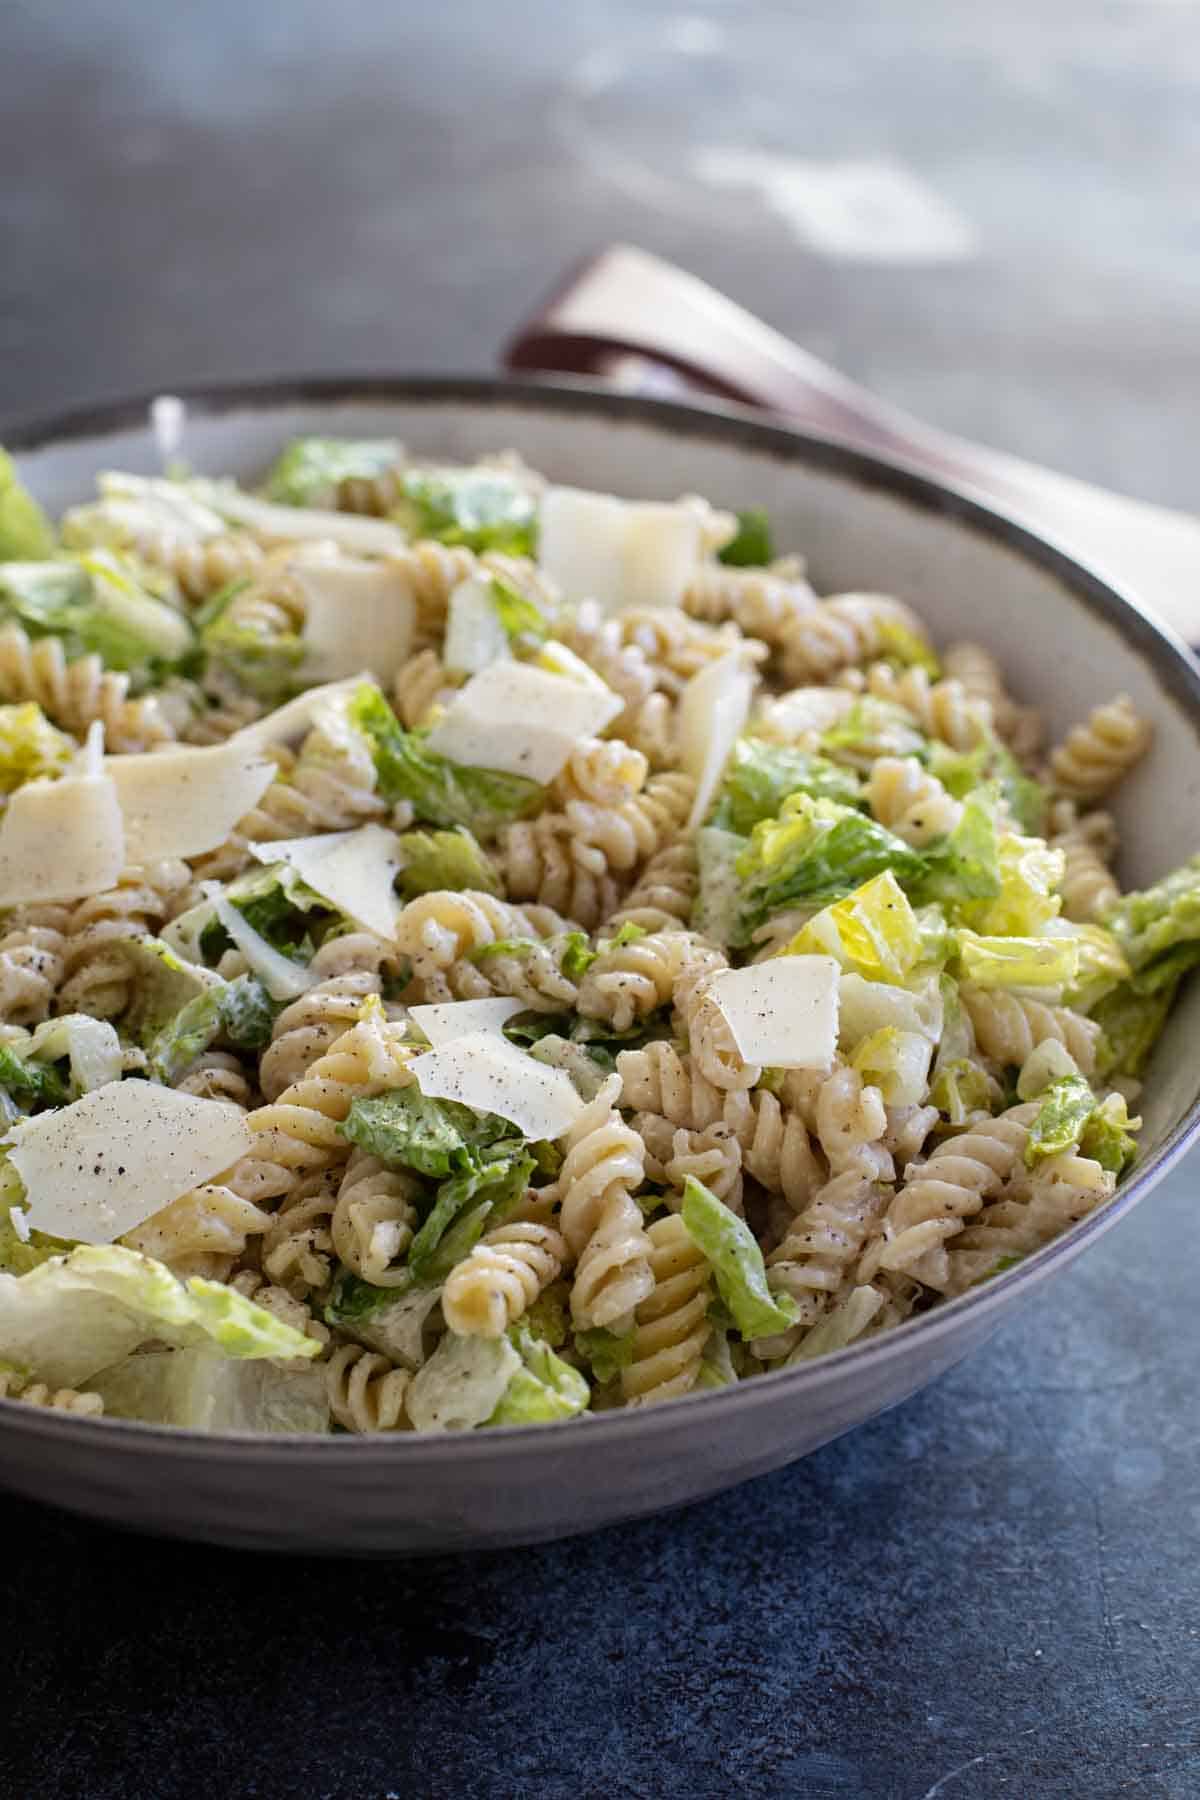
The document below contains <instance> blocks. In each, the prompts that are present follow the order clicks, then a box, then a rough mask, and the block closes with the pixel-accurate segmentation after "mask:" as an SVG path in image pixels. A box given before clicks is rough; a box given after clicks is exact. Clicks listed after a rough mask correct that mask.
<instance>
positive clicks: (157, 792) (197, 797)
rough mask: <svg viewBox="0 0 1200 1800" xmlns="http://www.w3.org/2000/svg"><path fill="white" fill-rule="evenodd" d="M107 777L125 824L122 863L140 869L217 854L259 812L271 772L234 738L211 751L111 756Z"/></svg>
mask: <svg viewBox="0 0 1200 1800" xmlns="http://www.w3.org/2000/svg"><path fill="white" fill-rule="evenodd" d="M105 772H106V773H107V774H108V775H109V776H110V777H111V778H112V780H113V781H114V782H115V783H116V789H117V797H118V799H119V801H120V805H121V813H122V816H123V818H124V821H125V859H126V861H127V862H130V863H142V862H156V861H158V860H159V859H160V858H162V857H169V856H200V855H202V854H203V853H204V852H205V851H206V850H215V849H216V848H217V846H218V845H219V844H223V843H224V842H225V840H226V838H227V837H228V836H229V834H230V832H231V831H232V830H233V828H234V826H235V825H236V824H237V822H238V820H239V819H244V818H245V816H246V814H247V813H248V812H250V811H251V810H252V809H253V808H254V807H255V806H257V804H258V802H259V800H260V799H261V798H262V796H263V794H264V793H265V792H266V790H267V789H268V788H269V787H270V785H271V782H272V780H273V779H274V776H275V773H276V770H275V765H274V763H272V762H270V761H269V760H268V759H267V758H266V757H264V756H263V755H262V754H261V752H260V750H259V749H258V746H257V745H256V744H254V743H248V742H247V741H246V740H245V739H244V738H243V737H241V735H240V734H237V735H235V736H233V737H231V738H230V739H228V741H227V742H226V743H224V744H216V745H214V746H213V747H212V748H210V749H203V750H198V749H189V748H186V747H185V746H183V745H179V746H177V747H175V748H172V749H169V750H160V751H157V752H148V753H146V754H144V755H136V756H110V757H108V758H107V759H106V762H105Z"/></svg>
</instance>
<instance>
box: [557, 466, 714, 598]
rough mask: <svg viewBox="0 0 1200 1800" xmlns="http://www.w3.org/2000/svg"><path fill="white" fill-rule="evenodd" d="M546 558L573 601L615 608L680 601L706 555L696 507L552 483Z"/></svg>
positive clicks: (559, 582)
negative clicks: (590, 602) (702, 554)
mask: <svg viewBox="0 0 1200 1800" xmlns="http://www.w3.org/2000/svg"><path fill="white" fill-rule="evenodd" d="M538 546H539V547H538V561H539V563H540V565H541V567H542V568H543V569H544V570H545V572H546V573H547V575H549V576H550V577H551V578H552V579H553V580H554V581H556V582H558V584H559V585H560V586H561V587H562V589H563V591H564V592H565V593H566V595H567V597H568V599H571V600H585V599H594V600H597V601H598V602H599V603H600V605H601V606H602V607H603V608H604V609H605V611H607V612H619V611H621V610H622V609H623V608H625V607H633V606H636V607H646V606H679V605H680V604H681V603H682V600H683V595H684V590H685V589H686V588H687V586H688V584H689V582H690V581H691V580H692V577H693V576H694V575H695V573H696V570H697V567H698V566H699V563H700V558H701V553H702V548H703V545H702V534H701V524H700V518H699V515H698V513H697V512H696V510H695V509H694V508H693V507H690V506H686V505H684V504H682V503H681V502H674V503H670V504H668V503H666V502H664V501H660V500H618V499H617V498H616V496H615V495H613V494H595V493H589V492H587V491H586V490H584V489H582V488H569V487H551V488H547V490H546V492H545V494H544V495H543V497H542V503H541V510H540V517H539V524H538Z"/></svg>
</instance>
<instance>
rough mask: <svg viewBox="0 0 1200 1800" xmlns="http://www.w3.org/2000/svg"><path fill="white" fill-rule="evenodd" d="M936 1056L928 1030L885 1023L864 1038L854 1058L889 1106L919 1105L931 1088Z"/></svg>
mask: <svg viewBox="0 0 1200 1800" xmlns="http://www.w3.org/2000/svg"><path fill="white" fill-rule="evenodd" d="M932 1055H933V1044H932V1041H931V1040H930V1039H929V1038H928V1037H927V1036H926V1035H925V1033H924V1032H921V1031H901V1030H900V1029H898V1028H897V1027H896V1026H895V1025H885V1026H883V1028H882V1029H881V1030H879V1031H873V1032H872V1033H871V1034H870V1036H869V1037H865V1038H864V1039H863V1040H862V1042H861V1043H860V1044H859V1046H858V1048H857V1050H855V1052H854V1055H853V1056H852V1057H851V1059H850V1061H851V1065H852V1067H853V1068H855V1069H857V1071H858V1073H859V1074H860V1075H861V1076H862V1078H863V1080H864V1081H865V1082H868V1083H869V1084H870V1085H871V1086H872V1087H877V1088H878V1089H879V1091H880V1093H881V1094H882V1095H883V1098H884V1100H885V1101H886V1102H887V1104H888V1105H889V1106H919V1105H920V1104H921V1102H922V1101H923V1100H924V1098H925V1094H926V1091H927V1089H928V1085H929V1063H930V1058H931V1057H932Z"/></svg>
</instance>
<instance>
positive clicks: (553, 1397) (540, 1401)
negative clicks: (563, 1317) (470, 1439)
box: [487, 1319, 591, 1425]
mask: <svg viewBox="0 0 1200 1800" xmlns="http://www.w3.org/2000/svg"><path fill="white" fill-rule="evenodd" d="M508 1338H509V1342H510V1343H511V1344H512V1346H513V1348H514V1349H515V1350H516V1352H517V1354H518V1355H519V1356H520V1358H521V1367H520V1368H519V1369H516V1370H514V1372H513V1375H512V1378H511V1380H510V1381H509V1384H508V1386H507V1387H506V1388H505V1390H504V1395H503V1397H502V1399H501V1401H500V1404H499V1405H498V1406H497V1408H496V1410H495V1412H493V1413H492V1415H491V1417H490V1418H489V1419H488V1421H487V1423H488V1424H489V1425H540V1424H548V1423H550V1422H551V1421H552V1420H554V1419H571V1418H574V1417H575V1415H576V1413H581V1412H584V1411H585V1410H586V1408H587V1404H588V1401H589V1400H590V1399H591V1390H590V1389H589V1387H588V1384H587V1381H586V1380H585V1378H584V1377H583V1376H582V1375H581V1374H580V1373H579V1370H578V1369H573V1368H572V1367H571V1365H570V1363H566V1362H564V1361H563V1359H562V1357H561V1356H556V1355H555V1354H554V1351H553V1350H552V1349H551V1348H550V1345H549V1344H548V1343H546V1341H545V1339H544V1338H539V1337H538V1336H536V1334H535V1333H534V1332H532V1331H530V1329H529V1327H528V1325H527V1324H526V1322H525V1321H524V1320H523V1319H522V1320H519V1321H518V1323H517V1324H516V1325H513V1326H511V1327H510V1328H509V1333H508Z"/></svg>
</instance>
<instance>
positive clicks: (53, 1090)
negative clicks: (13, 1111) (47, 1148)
mask: <svg viewBox="0 0 1200 1800" xmlns="http://www.w3.org/2000/svg"><path fill="white" fill-rule="evenodd" d="M0 1088H3V1089H4V1090H5V1092H6V1093H9V1094H11V1095H12V1096H13V1097H14V1099H16V1100H19V1101H20V1102H21V1104H22V1107H23V1109H24V1110H25V1111H27V1112H29V1111H32V1109H33V1108H34V1107H36V1106H65V1105H66V1103H67V1101H68V1100H69V1099H70V1097H71V1095H70V1089H69V1087H68V1084H67V1082H65V1081H64V1080H63V1077H62V1076H61V1075H60V1074H59V1072H58V1070H57V1069H56V1068H55V1067H54V1066H53V1064H52V1063H43V1062H33V1061H29V1062H26V1061H24V1060H23V1059H22V1058H21V1057H19V1056H18V1055H17V1053H16V1051H15V1050H14V1049H13V1048H12V1046H11V1045H10V1044H0Z"/></svg>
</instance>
